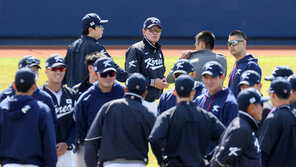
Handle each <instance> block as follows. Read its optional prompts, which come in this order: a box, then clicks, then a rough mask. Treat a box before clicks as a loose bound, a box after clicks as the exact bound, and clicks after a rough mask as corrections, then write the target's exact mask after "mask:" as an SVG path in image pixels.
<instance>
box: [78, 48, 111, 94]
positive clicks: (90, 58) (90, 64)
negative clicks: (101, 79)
mask: <svg viewBox="0 0 296 167" xmlns="http://www.w3.org/2000/svg"><path fill="white" fill-rule="evenodd" d="M101 57H106V55H105V54H103V53H101V52H95V53H92V54H90V55H87V56H86V57H85V64H86V66H87V69H88V76H87V77H86V78H85V79H84V80H83V81H82V82H81V83H79V84H77V85H75V86H74V87H73V89H74V90H75V91H76V92H77V93H78V94H79V96H80V95H81V94H82V93H84V92H85V91H87V90H88V89H89V88H90V87H91V86H92V85H93V83H95V82H96V81H97V80H98V78H97V76H96V75H95V72H94V63H95V61H96V60H97V59H98V58H101Z"/></svg>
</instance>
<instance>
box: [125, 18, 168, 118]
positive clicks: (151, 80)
mask: <svg viewBox="0 0 296 167" xmlns="http://www.w3.org/2000/svg"><path fill="white" fill-rule="evenodd" d="M161 28H162V26H161V22H160V20H159V19H158V18H156V17H149V18H147V19H146V21H145V22H144V24H143V29H142V32H143V35H144V37H143V40H142V41H140V42H138V43H135V44H133V45H132V46H131V47H130V48H129V49H128V50H127V52H126V54H125V70H126V71H127V72H128V73H129V74H131V73H136V72H138V73H141V74H143V75H144V76H145V77H146V80H147V82H148V85H149V86H148V89H147V92H148V93H147V96H146V97H145V100H144V101H143V104H144V105H145V106H146V107H147V108H149V109H150V110H151V111H153V112H154V113H155V114H156V112H157V102H156V100H157V99H158V98H159V97H160V96H161V94H162V92H163V89H164V88H168V86H169V84H168V83H167V82H166V79H165V77H164V73H165V70H166V69H165V65H164V57H163V54H162V51H161V45H160V44H159V43H158V41H159V38H160V35H161Z"/></svg>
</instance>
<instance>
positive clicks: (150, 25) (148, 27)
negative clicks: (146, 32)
mask: <svg viewBox="0 0 296 167" xmlns="http://www.w3.org/2000/svg"><path fill="white" fill-rule="evenodd" d="M152 26H159V27H160V28H161V25H159V24H150V25H149V26H148V27H147V28H150V27H152Z"/></svg>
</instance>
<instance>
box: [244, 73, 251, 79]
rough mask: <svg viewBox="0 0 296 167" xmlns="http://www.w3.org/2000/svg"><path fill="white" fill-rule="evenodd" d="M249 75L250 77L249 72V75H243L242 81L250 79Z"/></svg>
mask: <svg viewBox="0 0 296 167" xmlns="http://www.w3.org/2000/svg"><path fill="white" fill-rule="evenodd" d="M248 75H250V73H249V72H247V73H245V74H243V76H242V79H243V80H247V79H250V78H249V76H248Z"/></svg>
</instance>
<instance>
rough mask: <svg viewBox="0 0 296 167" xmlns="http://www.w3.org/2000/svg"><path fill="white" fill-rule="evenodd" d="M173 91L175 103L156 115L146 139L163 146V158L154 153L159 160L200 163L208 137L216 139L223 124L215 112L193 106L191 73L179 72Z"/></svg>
mask: <svg viewBox="0 0 296 167" xmlns="http://www.w3.org/2000/svg"><path fill="white" fill-rule="evenodd" d="M174 91H175V92H176V94H177V98H178V104H177V106H176V107H173V108H171V109H169V110H167V111H165V112H164V113H162V114H161V115H160V116H159V117H157V119H156V122H155V124H154V127H153V129H152V132H151V134H150V136H149V141H150V142H151V143H152V147H154V145H156V146H158V147H159V146H162V147H161V149H164V156H165V157H167V159H165V160H163V159H162V158H159V156H157V157H156V158H157V160H158V163H159V164H163V163H165V165H166V166H200V165H201V164H202V163H203V158H204V156H205V154H206V151H207V148H208V145H209V142H210V140H213V141H216V142H218V141H219V138H220V136H221V135H222V133H223V131H224V129H225V127H224V126H223V124H222V123H221V122H220V121H219V120H218V119H217V118H216V117H215V116H213V115H212V114H211V113H209V112H206V111H205V110H203V109H201V108H199V107H196V105H195V103H194V102H193V101H192V100H193V97H194V94H195V88H194V79H193V78H192V77H190V76H188V75H181V76H179V77H178V78H177V79H176V82H175V90H174ZM155 149H157V148H155ZM158 149H160V148H158Z"/></svg>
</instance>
